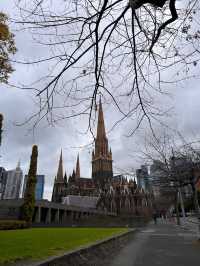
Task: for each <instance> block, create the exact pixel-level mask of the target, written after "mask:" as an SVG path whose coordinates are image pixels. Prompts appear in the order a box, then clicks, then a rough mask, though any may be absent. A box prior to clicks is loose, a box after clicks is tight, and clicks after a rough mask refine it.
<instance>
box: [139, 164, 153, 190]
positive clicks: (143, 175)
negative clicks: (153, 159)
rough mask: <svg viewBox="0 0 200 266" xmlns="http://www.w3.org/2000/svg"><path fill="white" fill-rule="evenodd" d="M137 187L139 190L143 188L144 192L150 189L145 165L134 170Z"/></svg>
mask: <svg viewBox="0 0 200 266" xmlns="http://www.w3.org/2000/svg"><path fill="white" fill-rule="evenodd" d="M136 177H137V185H138V187H140V188H143V189H144V191H149V189H150V182H149V181H150V180H149V178H150V177H149V173H148V167H147V165H141V168H140V169H137V170H136Z"/></svg>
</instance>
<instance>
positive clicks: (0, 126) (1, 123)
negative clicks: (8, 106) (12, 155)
mask: <svg viewBox="0 0 200 266" xmlns="http://www.w3.org/2000/svg"><path fill="white" fill-rule="evenodd" d="M2 127H3V115H2V114H0V145H1V142H2V132H3V129H2Z"/></svg>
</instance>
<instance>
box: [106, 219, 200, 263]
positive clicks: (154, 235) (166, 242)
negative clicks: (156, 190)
mask: <svg viewBox="0 0 200 266" xmlns="http://www.w3.org/2000/svg"><path fill="white" fill-rule="evenodd" d="M158 265H161V266H199V265H200V242H198V241H197V235H196V234H195V232H194V231H191V230H188V229H184V228H182V227H178V226H176V225H174V224H169V223H161V221H160V223H158V224H157V225H154V224H150V225H149V226H148V227H146V228H144V229H143V230H140V231H139V232H138V233H137V234H136V235H135V237H134V239H133V240H132V241H131V242H130V243H129V244H128V245H127V246H126V247H124V248H123V249H122V250H121V252H120V253H119V254H118V255H117V256H116V257H115V258H114V259H113V261H112V262H111V263H110V264H109V266H158Z"/></svg>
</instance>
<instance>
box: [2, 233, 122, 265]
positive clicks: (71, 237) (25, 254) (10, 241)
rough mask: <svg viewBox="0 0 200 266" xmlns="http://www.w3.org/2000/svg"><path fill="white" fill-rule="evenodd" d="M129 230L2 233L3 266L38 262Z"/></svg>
mask: <svg viewBox="0 0 200 266" xmlns="http://www.w3.org/2000/svg"><path fill="white" fill-rule="evenodd" d="M126 231H127V229H125V228H32V229H23V230H10V231H0V264H3V263H5V262H14V261H16V260H20V259H22V260H27V259H30V260H38V259H43V258H46V257H48V256H53V255H58V254H62V253H64V252H65V251H68V250H73V249H75V248H77V247H80V246H84V245H86V244H88V243H91V242H95V241H97V240H100V239H103V238H107V237H109V236H112V235H114V234H118V233H121V232H126Z"/></svg>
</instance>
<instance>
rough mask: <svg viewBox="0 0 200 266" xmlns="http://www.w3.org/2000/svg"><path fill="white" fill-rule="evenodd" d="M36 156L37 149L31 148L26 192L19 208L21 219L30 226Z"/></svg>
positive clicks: (33, 199) (35, 180)
mask: <svg viewBox="0 0 200 266" xmlns="http://www.w3.org/2000/svg"><path fill="white" fill-rule="evenodd" d="M37 156H38V148H37V146H36V145H34V146H33V148H32V154H31V160H30V168H29V172H28V179H27V183H26V190H25V193H24V204H23V205H22V207H21V219H22V220H25V221H26V222H28V223H29V224H30V225H31V222H32V216H33V212H34V207H35V186H36V182H37V178H36V174H37Z"/></svg>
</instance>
